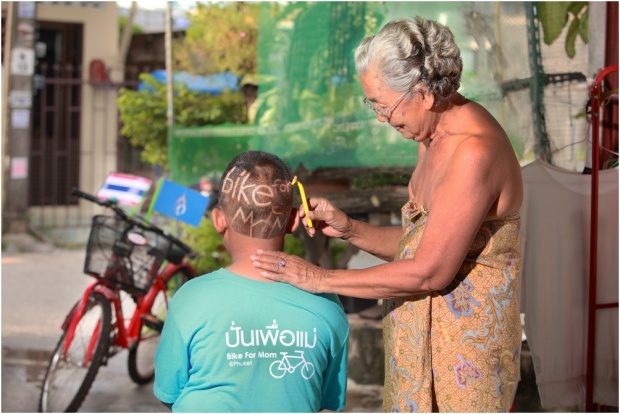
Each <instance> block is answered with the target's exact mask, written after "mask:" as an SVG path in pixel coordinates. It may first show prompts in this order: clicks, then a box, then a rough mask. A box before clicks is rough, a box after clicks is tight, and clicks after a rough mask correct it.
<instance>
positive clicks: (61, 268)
mask: <svg viewBox="0 0 620 414" xmlns="http://www.w3.org/2000/svg"><path fill="white" fill-rule="evenodd" d="M5 242H6V240H3V243H5ZM5 244H6V243H5ZM15 244H19V245H20V248H21V249H22V250H27V251H29V252H26V253H24V252H21V253H17V252H13V253H11V249H9V250H8V251H7V250H4V251H3V252H2V277H1V280H2V282H1V283H2V285H1V287H2V302H1V305H2V342H1V344H2V394H1V397H2V400H1V401H2V406H1V410H2V412H35V411H37V409H38V399H39V394H40V384H41V381H42V380H43V373H44V370H45V368H46V366H47V360H48V358H49V355H50V353H51V351H52V349H53V348H54V346H55V345H56V342H57V341H58V338H59V337H60V334H61V331H60V324H61V323H62V321H63V320H64V317H65V315H66V313H67V312H68V311H69V309H70V307H71V306H72V305H73V303H75V301H76V300H77V299H78V298H79V296H80V293H81V292H82V290H83V289H84V287H85V286H86V285H87V284H88V283H89V282H90V280H91V278H90V277H88V276H86V275H84V274H83V272H82V266H83V261H84V252H83V251H82V250H60V249H51V248H49V247H48V246H39V245H36V244H35V245H32V241H29V240H20V241H19V243H15ZM521 361H522V371H521V377H522V380H521V382H520V384H519V388H518V390H517V396H516V399H515V408H514V410H515V411H516V412H542V411H545V410H543V408H542V406H541V405H540V399H539V396H538V390H537V388H536V383H535V381H536V380H535V377H534V370H533V368H532V362H531V361H532V360H531V357H530V354H529V349H528V348H527V343H524V349H523V354H522V360H521ZM126 364H127V353H126V351H125V352H121V353H119V354H117V355H116V356H114V357H113V358H112V359H111V360H110V363H109V365H108V366H107V367H102V368H101V369H100V371H99V374H98V376H97V378H96V380H95V383H94V385H93V387H92V389H91V391H90V393H89V395H88V397H87V398H86V401H85V402H84V404H83V406H82V407H81V409H80V411H82V412H166V408H165V407H164V406H162V405H161V404H160V403H159V401H157V400H156V399H155V397H153V395H152V384H148V385H146V386H138V385H135V384H134V383H133V382H132V381H131V380H130V378H129V376H128V374H127V368H126ZM348 390H349V392H348V394H347V407H346V409H345V411H347V412H380V411H381V404H382V393H383V387H382V386H379V385H370V386H360V385H357V384H355V383H353V382H351V381H350V383H349V387H348ZM554 411H560V412H561V411H567V410H554ZM570 411H575V410H574V407H573V408H571V409H570Z"/></svg>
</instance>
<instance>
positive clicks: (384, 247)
mask: <svg viewBox="0 0 620 414" xmlns="http://www.w3.org/2000/svg"><path fill="white" fill-rule="evenodd" d="M308 204H309V206H310V209H311V211H310V212H309V214H308V215H309V217H310V219H311V220H312V223H313V227H306V231H307V232H308V234H309V235H310V236H311V237H312V236H314V234H315V232H316V231H317V230H318V231H321V232H322V233H323V234H325V235H326V236H328V237H336V238H339V239H342V240H346V241H348V242H349V243H351V244H353V245H354V246H356V247H358V248H360V249H362V250H364V251H366V252H368V253H370V254H372V255H374V256H377V257H378V258H380V259H383V260H386V261H392V260H393V259H394V255H396V252H397V251H398V241H399V240H400V236H401V233H402V230H401V228H400V227H398V226H391V227H376V226H373V225H371V224H368V223H365V222H363V221H359V220H354V219H352V218H350V217H349V216H347V215H346V214H345V213H344V212H343V211H341V210H339V209H337V208H336V207H334V206H333V204H331V203H330V202H329V201H328V200H327V199H324V198H311V199H310V200H309V202H308ZM299 212H300V216H301V218H302V221H303V222H304V224H306V225H307V220H305V213H304V209H303V208H300V209H299Z"/></svg>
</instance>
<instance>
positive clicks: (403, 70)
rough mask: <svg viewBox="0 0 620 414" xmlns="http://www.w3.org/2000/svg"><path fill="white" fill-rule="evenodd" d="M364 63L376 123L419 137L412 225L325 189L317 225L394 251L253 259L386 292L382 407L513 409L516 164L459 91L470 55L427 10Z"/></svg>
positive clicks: (308, 278)
mask: <svg viewBox="0 0 620 414" xmlns="http://www.w3.org/2000/svg"><path fill="white" fill-rule="evenodd" d="M355 60H356V67H357V71H358V72H359V75H360V81H361V85H362V88H363V90H364V95H365V96H366V98H365V99H364V102H365V103H366V105H368V107H369V108H370V109H372V110H374V111H375V112H376V115H377V120H378V121H379V122H387V123H389V124H390V125H391V126H392V127H393V128H394V129H396V130H397V131H398V132H399V133H400V134H401V135H402V136H403V138H405V139H408V140H413V141H416V142H418V143H419V144H420V145H419V150H420V155H419V163H418V165H417V167H416V168H415V171H414V172H413V174H412V176H411V180H410V182H409V198H410V200H409V201H408V202H407V203H406V204H405V206H404V207H403V208H402V214H403V226H402V228H399V227H395V228H389V227H381V228H377V227H373V226H371V225H369V224H367V223H364V222H360V221H356V220H353V219H351V218H349V217H348V216H347V215H346V214H345V213H343V212H342V211H340V210H338V209H336V208H335V207H334V206H333V205H332V204H330V202H329V201H328V200H326V199H323V198H311V199H310V200H309V205H310V212H309V213H308V217H306V216H305V214H304V213H303V210H302V209H300V215H301V217H302V219H303V220H304V223H307V218H310V219H311V220H312V221H313V224H314V226H313V227H311V228H310V227H309V228H307V231H308V232H309V234H310V235H313V234H314V232H315V231H321V232H323V233H324V234H325V235H327V236H331V237H338V238H340V239H342V240H346V241H348V242H350V243H353V244H354V245H355V246H357V247H359V248H361V249H363V250H365V251H367V252H369V253H371V254H373V255H375V256H377V257H380V258H382V259H385V260H388V261H389V263H385V264H382V265H379V266H374V267H370V268H367V269H359V270H324V269H321V268H319V267H317V266H314V265H312V264H310V263H308V262H306V261H304V260H302V259H300V258H298V257H295V256H289V255H286V254H284V253H282V252H272V251H265V250H259V251H258V252H257V253H256V254H255V255H253V256H252V257H251V260H253V263H254V266H256V267H258V268H260V269H262V270H263V272H262V274H263V275H264V276H265V277H267V278H269V279H272V280H275V281H279V282H286V283H290V284H293V285H295V286H297V287H299V288H301V289H305V290H308V291H311V292H329V293H338V294H341V295H346V296H353V297H360V298H376V299H385V300H384V302H383V303H384V309H383V315H384V318H383V325H384V342H385V358H386V372H385V395H384V407H383V408H384V410H385V411H462V412H463V411H464V412H471V411H508V410H509V409H510V407H511V404H512V400H513V397H514V394H515V391H516V388H517V383H518V380H519V362H520V352H521V324H520V318H519V306H518V298H517V282H518V271H519V268H520V261H521V257H520V251H519V209H520V206H521V202H522V198H523V189H522V182H521V170H520V166H519V163H518V161H517V158H516V156H515V153H514V151H513V149H512V147H511V145H510V141H509V140H508V137H507V136H506V133H505V132H504V130H503V129H502V127H501V126H500V125H499V124H498V123H497V121H496V120H495V119H493V117H492V116H491V115H490V114H489V112H487V111H486V110H485V109H484V108H483V107H482V106H480V105H478V104H477V103H475V102H471V101H469V100H467V99H466V98H464V97H463V96H462V95H460V94H459V93H458V92H457V90H458V88H459V85H460V78H461V72H462V61H461V57H460V51H459V49H458V47H457V46H456V44H455V42H454V38H453V35H452V33H451V32H450V30H449V29H448V28H446V27H444V26H442V25H440V24H438V23H437V22H434V21H430V20H425V19H423V18H421V17H416V18H414V19H399V20H394V21H391V22H389V23H387V24H386V25H385V26H384V27H383V28H382V29H381V31H380V32H379V33H378V34H377V35H376V36H372V37H368V38H366V39H364V40H363V41H362V43H361V45H360V46H359V47H358V49H357V51H356V54H355Z"/></svg>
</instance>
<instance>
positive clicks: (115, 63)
mask: <svg viewBox="0 0 620 414" xmlns="http://www.w3.org/2000/svg"><path fill="white" fill-rule="evenodd" d="M37 20H39V21H51V22H65V23H78V24H82V25H83V36H84V38H83V52H82V55H83V61H82V72H83V79H85V80H88V78H89V64H90V62H91V61H93V60H94V59H100V60H102V61H103V62H104V64H105V66H106V68H107V69H108V73H109V76H110V80H111V81H112V82H120V81H122V80H123V76H122V73H123V69H122V65H121V63H122V62H121V61H120V60H121V59H120V52H119V46H118V45H119V34H118V14H117V5H116V2H112V1H105V2H38V3H37ZM117 96H118V88H116V87H113V86H109V85H93V84H89V83H88V82H86V83H84V85H83V86H82V113H81V137H80V147H81V151H80V152H81V155H80V187H81V189H82V190H84V191H87V192H90V193H95V192H96V191H97V190H98V189H99V187H100V186H101V184H102V183H103V181H104V179H105V177H106V175H107V174H108V173H109V172H111V171H115V170H116V168H117V157H116V155H117V154H116V153H117V146H116V144H117V138H118V111H117V104H116V99H117ZM67 209H68V210H70V211H69V212H68V211H67ZM92 209H93V207H92V204H91V203H88V202H82V203H81V204H80V207H79V208H75V207H43V208H31V211H29V212H30V213H32V214H31V217H33V218H34V217H40V218H43V220H44V219H45V216H48V215H49V216H54V217H55V218H56V221H57V219H58V217H66V220H67V221H70V222H71V223H75V222H76V215H77V216H78V217H79V220H80V222H84V221H88V219H89V216H90V215H91V214H92V212H93V211H92ZM33 224H35V223H33ZM57 224H58V223H57ZM35 226H36V224H35Z"/></svg>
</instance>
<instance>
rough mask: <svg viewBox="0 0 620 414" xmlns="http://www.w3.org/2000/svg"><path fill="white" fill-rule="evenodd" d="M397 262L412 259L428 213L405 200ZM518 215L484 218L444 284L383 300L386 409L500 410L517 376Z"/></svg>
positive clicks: (504, 407) (507, 402) (505, 405)
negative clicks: (458, 265) (440, 287)
mask: <svg viewBox="0 0 620 414" xmlns="http://www.w3.org/2000/svg"><path fill="white" fill-rule="evenodd" d="M402 211H403V221H404V222H403V237H402V239H401V242H400V246H399V253H398V254H397V255H396V258H395V260H399V259H409V258H413V256H414V254H415V252H416V248H417V246H418V244H419V242H420V239H421V237H422V233H423V232H424V227H425V225H426V221H427V219H428V212H427V211H425V209H424V208H423V207H422V208H416V206H415V203H414V202H413V201H409V202H408V203H407V204H406V205H405V206H404V207H403V209H402ZM519 221H520V220H519V215H518V213H515V214H512V215H510V216H507V217H504V218H501V219H496V220H492V221H487V222H484V223H483V224H482V227H481V229H480V231H479V232H478V234H477V235H476V238H475V239H474V242H473V243H472V246H471V248H470V249H469V252H468V253H467V257H466V259H465V261H464V263H463V265H462V266H461V268H460V270H459V272H458V274H457V276H456V278H455V279H454V281H453V282H452V283H451V284H450V285H449V286H448V287H447V288H446V289H444V290H442V291H440V292H433V293H428V294H422V295H414V296H409V297H405V298H398V299H390V300H385V301H384V305H383V328H384V342H385V361H386V372H385V394H384V401H383V410H384V411H393V412H403V411H406V412H429V411H442V412H444V411H446V412H450V411H458V412H475V411H477V412H502V411H503V412H506V411H509V410H510V407H511V404H512V400H513V398H514V395H515V392H516V389H517V385H518V381H519V365H520V354H521V342H522V337H521V320H520V316H519V300H518V296H517V285H518V274H519V268H520V264H521V256H520V250H519Z"/></svg>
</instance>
